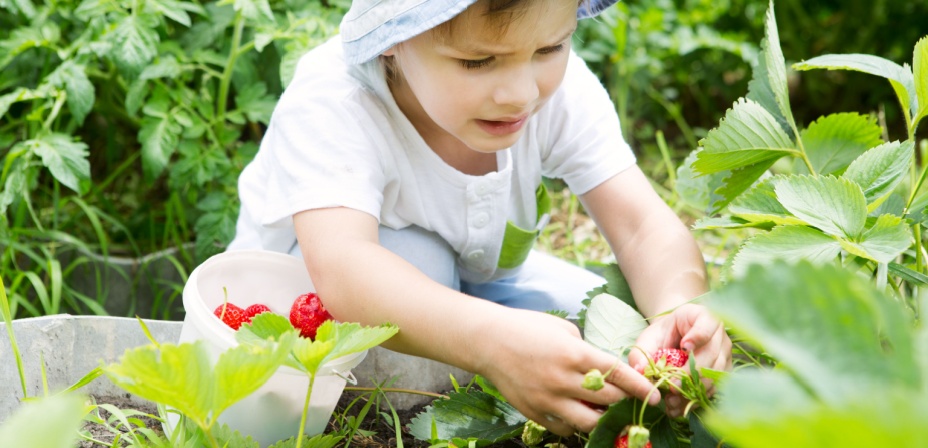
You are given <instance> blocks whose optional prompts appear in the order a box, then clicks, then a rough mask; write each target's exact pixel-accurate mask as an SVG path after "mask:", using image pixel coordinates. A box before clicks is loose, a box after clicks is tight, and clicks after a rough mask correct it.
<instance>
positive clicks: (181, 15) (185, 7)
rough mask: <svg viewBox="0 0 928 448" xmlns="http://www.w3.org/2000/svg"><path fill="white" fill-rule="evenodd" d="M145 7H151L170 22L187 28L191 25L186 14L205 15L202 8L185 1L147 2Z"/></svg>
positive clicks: (162, 0)
mask: <svg viewBox="0 0 928 448" xmlns="http://www.w3.org/2000/svg"><path fill="white" fill-rule="evenodd" d="M145 5H146V6H148V7H151V8H152V9H154V10H155V11H158V12H159V13H161V14H164V15H165V16H166V17H170V18H171V20H174V21H175V22H177V23H180V24H181V25H184V26H187V27H189V26H190V24H191V21H190V15H189V14H187V12H188V11H189V12H194V13H197V14H200V15H204V14H206V11H205V10H204V9H203V7H202V6H200V5H198V4H196V3H191V2H185V1H180V2H179V1H175V0H147V1H146V3H145Z"/></svg>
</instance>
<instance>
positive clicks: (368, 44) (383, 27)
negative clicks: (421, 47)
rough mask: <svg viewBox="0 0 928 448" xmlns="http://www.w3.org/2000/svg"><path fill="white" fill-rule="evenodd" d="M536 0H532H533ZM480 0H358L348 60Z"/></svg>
mask: <svg viewBox="0 0 928 448" xmlns="http://www.w3.org/2000/svg"><path fill="white" fill-rule="evenodd" d="M530 1H532V0H530ZM476 2H477V0H354V1H352V2H351V8H349V9H348V13H347V14H345V17H344V18H343V19H342V23H341V28H340V33H341V38H342V45H343V47H344V51H345V61H346V62H348V63H349V64H361V63H364V62H367V61H369V60H371V59H374V58H375V57H377V55H379V54H380V53H383V52H384V51H387V50H388V49H389V48H390V47H392V46H394V45H396V44H398V43H400V42H403V41H405V40H407V39H410V38H412V37H414V36H417V35H419V34H421V33H423V32H425V31H427V30H429V29H432V28H434V27H436V26H438V25H440V24H442V23H444V22H447V21H448V20H451V19H452V18H454V16H456V15H458V14H460V13H461V12H463V11H464V10H465V9H467V7H468V6H470V5H472V4H474V3H476ZM616 2H618V0H588V1H585V2H584V3H583V5H581V6H580V8H579V9H577V18H580V19H583V18H587V17H593V16H595V15H597V14H599V13H601V12H602V11H603V10H605V9H606V8H608V7H610V6H612V5H614V4H615V3H616Z"/></svg>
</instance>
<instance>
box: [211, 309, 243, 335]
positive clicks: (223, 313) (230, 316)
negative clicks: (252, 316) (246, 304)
mask: <svg viewBox="0 0 928 448" xmlns="http://www.w3.org/2000/svg"><path fill="white" fill-rule="evenodd" d="M213 314H215V315H216V317H218V318H219V319H220V320H222V321H223V322H225V324H226V325H228V326H230V327H232V329H233V330H238V329H239V327H241V326H242V322H248V318H247V317H246V316H245V310H243V309H241V308H239V307H238V306H236V305H233V304H231V303H224V304H222V305H219V306H218V307H216V310H215V311H213Z"/></svg>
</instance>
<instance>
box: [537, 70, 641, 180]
mask: <svg viewBox="0 0 928 448" xmlns="http://www.w3.org/2000/svg"><path fill="white" fill-rule="evenodd" d="M541 118H542V121H541V122H542V123H543V125H542V132H544V133H545V134H546V138H542V139H541V141H542V142H545V143H544V148H542V174H543V175H544V176H546V177H552V178H562V179H564V181H565V182H566V183H567V186H568V187H569V188H570V190H571V191H572V192H574V193H575V194H578V195H581V194H584V193H586V192H588V191H590V190H592V189H593V188H595V187H596V186H597V185H599V184H601V183H603V182H605V181H606V180H608V179H609V178H611V177H613V176H615V175H616V174H618V173H620V172H622V171H624V170H625V169H627V168H629V167H631V166H632V165H634V164H635V154H634V153H633V152H632V149H631V147H630V146H629V145H628V143H626V142H625V139H624V138H623V137H622V128H621V126H620V125H619V117H618V114H617V113H616V111H615V105H614V104H613V103H612V100H611V99H610V98H609V93H608V92H607V91H606V89H605V88H604V87H603V85H602V84H601V83H600V81H599V79H598V78H597V77H596V75H595V74H593V72H592V71H591V70H590V69H589V68H588V67H587V65H586V63H585V62H584V61H583V59H581V58H580V57H579V56H578V55H577V54H576V53H574V52H573V51H571V53H570V56H569V59H568V63H567V71H566V73H565V75H564V81H563V82H562V83H561V86H560V88H559V89H558V91H557V92H555V93H554V95H552V97H551V100H550V101H549V103H548V104H547V105H546V106H545V112H544V113H543V114H542V117H541Z"/></svg>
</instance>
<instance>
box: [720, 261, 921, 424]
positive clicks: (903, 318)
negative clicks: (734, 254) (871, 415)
mask: <svg viewBox="0 0 928 448" xmlns="http://www.w3.org/2000/svg"><path fill="white" fill-rule="evenodd" d="M706 303H707V305H708V306H709V308H710V309H711V310H712V311H713V312H714V313H715V314H716V315H717V316H719V318H720V319H721V320H723V321H724V322H726V323H727V325H730V326H731V327H732V329H733V331H735V332H737V334H739V335H742V336H744V337H745V338H746V339H747V340H749V341H753V342H754V343H756V344H758V345H759V346H760V347H763V348H764V349H765V350H766V351H767V352H768V353H769V354H770V355H771V356H773V357H774V358H775V359H777V360H779V365H778V369H781V370H783V371H784V372H789V374H790V375H791V376H792V377H793V378H795V379H796V381H798V383H799V384H801V385H802V387H803V388H804V389H805V390H806V391H807V392H808V393H809V394H810V396H811V397H814V398H815V400H817V401H819V402H821V403H822V404H826V405H828V406H830V407H833V408H834V410H837V409H839V408H841V407H843V406H844V405H845V404H847V403H851V402H854V401H855V400H856V401H858V402H860V401H861V400H863V401H864V402H870V403H872V402H875V400H873V397H881V400H882V398H883V394H881V393H872V392H879V391H883V390H887V389H890V388H901V389H906V390H909V391H915V390H917V389H918V388H920V387H921V384H922V373H921V372H920V371H919V369H918V366H917V364H916V363H917V361H916V358H917V357H916V355H915V353H914V344H913V340H912V339H913V338H912V334H911V333H912V328H913V325H914V323H913V321H912V317H911V316H910V315H908V314H907V312H906V311H905V310H904V309H903V307H902V306H900V304H899V303H897V302H896V301H894V300H890V299H888V298H887V297H883V296H882V295H881V294H879V293H878V292H877V291H876V290H875V287H874V286H873V285H872V284H870V283H867V282H866V281H865V280H863V279H861V278H859V277H858V276H857V275H856V274H855V273H853V272H850V271H849V270H846V269H844V268H842V267H839V266H835V265H831V264H826V265H821V266H818V265H814V264H812V263H809V262H804V261H803V262H799V263H797V264H792V265H791V264H787V263H784V262H779V261H778V262H774V263H768V264H767V265H765V266H763V267H761V266H752V267H750V268H749V269H748V272H747V275H745V276H744V277H742V278H741V279H738V280H736V281H732V282H729V283H728V284H727V285H725V286H723V287H722V288H719V289H717V290H715V291H713V292H712V293H710V294H709V297H708V300H707V301H706ZM738 376H739V375H738V374H737V373H735V374H733V375H732V376H731V378H736V377H738ZM723 395H724V394H723ZM751 399H752V400H754V401H756V402H757V403H758V405H760V403H762V402H763V401H761V400H759V399H758V398H757V396H756V395H752V397H751ZM876 401H880V400H876ZM764 404H766V403H765V402H764ZM722 435H724V434H722Z"/></svg>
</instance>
